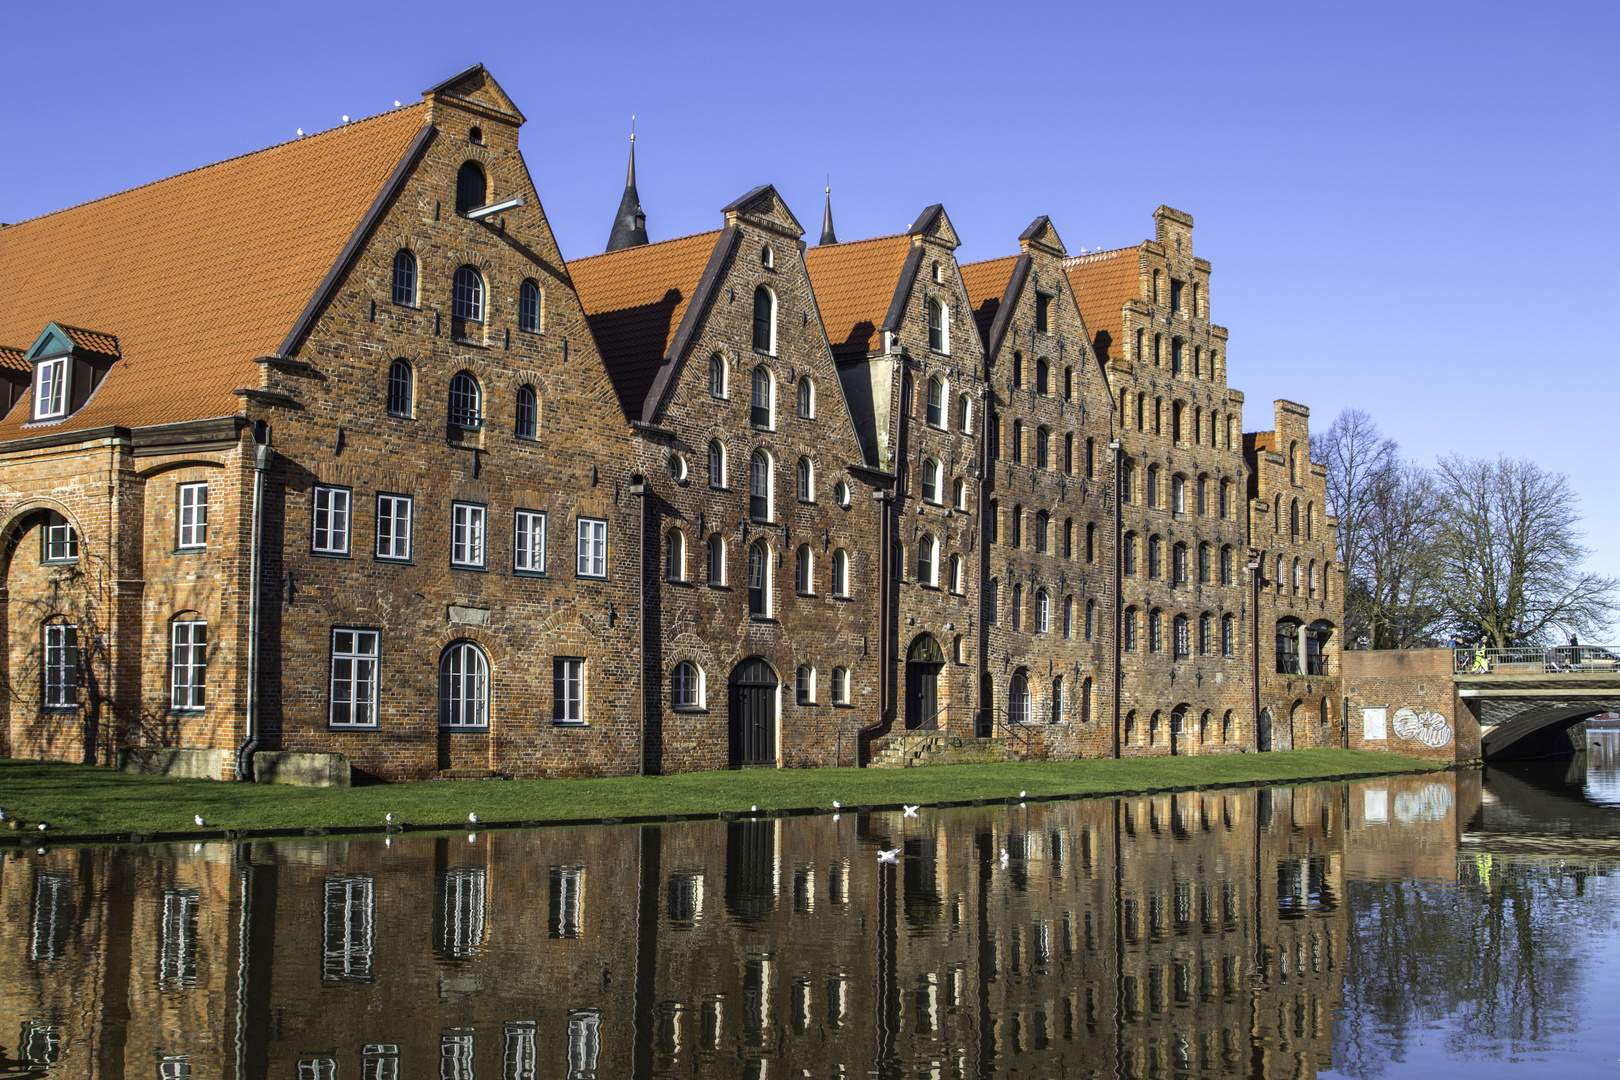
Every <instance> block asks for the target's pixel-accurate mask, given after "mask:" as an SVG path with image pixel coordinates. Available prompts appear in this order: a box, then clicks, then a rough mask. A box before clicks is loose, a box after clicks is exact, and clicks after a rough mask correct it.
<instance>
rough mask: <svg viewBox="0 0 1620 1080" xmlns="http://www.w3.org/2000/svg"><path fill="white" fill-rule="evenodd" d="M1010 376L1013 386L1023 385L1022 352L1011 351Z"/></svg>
mask: <svg viewBox="0 0 1620 1080" xmlns="http://www.w3.org/2000/svg"><path fill="white" fill-rule="evenodd" d="M1012 377H1013V380H1012V382H1013V385H1014V386H1023V385H1024V354H1023V353H1021V352H1014V353H1013V370H1012Z"/></svg>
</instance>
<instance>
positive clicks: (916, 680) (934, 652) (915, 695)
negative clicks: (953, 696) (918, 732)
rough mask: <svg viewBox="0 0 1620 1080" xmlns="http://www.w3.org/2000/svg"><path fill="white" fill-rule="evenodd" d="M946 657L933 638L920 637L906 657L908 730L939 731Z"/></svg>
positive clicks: (927, 636)
mask: <svg viewBox="0 0 1620 1080" xmlns="http://www.w3.org/2000/svg"><path fill="white" fill-rule="evenodd" d="M944 666H945V654H944V653H943V652H942V651H941V650H940V647H939V642H937V641H935V640H934V637H933V635H932V634H918V635H917V640H915V641H913V642H912V643H911V648H910V650H909V651H907V653H906V728H907V730H914V729H916V728H929V729H932V728H937V727H939V672H940V669H941V668H943V667H944Z"/></svg>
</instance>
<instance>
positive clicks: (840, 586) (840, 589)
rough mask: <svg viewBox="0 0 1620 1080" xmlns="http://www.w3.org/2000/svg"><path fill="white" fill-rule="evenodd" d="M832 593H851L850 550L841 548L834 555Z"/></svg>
mask: <svg viewBox="0 0 1620 1080" xmlns="http://www.w3.org/2000/svg"><path fill="white" fill-rule="evenodd" d="M832 594H833V595H834V596H848V595H849V552H847V551H845V550H844V549H843V548H839V549H838V550H837V551H834V552H833V557H832Z"/></svg>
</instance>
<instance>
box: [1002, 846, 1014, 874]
mask: <svg viewBox="0 0 1620 1080" xmlns="http://www.w3.org/2000/svg"><path fill="white" fill-rule="evenodd" d="M1011 861H1012V856H1011V855H1008V854H1007V849H1006V848H1002V849H1001V868H1002V869H1003V870H1005V869H1006V868H1007V864H1008V863H1009V862H1011Z"/></svg>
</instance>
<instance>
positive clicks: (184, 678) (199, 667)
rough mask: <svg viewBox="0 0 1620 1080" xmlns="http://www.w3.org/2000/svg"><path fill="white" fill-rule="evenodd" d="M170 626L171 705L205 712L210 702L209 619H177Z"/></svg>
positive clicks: (178, 710) (183, 709)
mask: <svg viewBox="0 0 1620 1080" xmlns="http://www.w3.org/2000/svg"><path fill="white" fill-rule="evenodd" d="M169 626H170V629H169V708H170V709H171V710H173V711H174V712H202V711H203V709H205V708H206V707H207V705H208V623H207V622H206V621H205V620H202V619H176V620H175V621H174V622H172V623H170V624H169Z"/></svg>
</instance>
